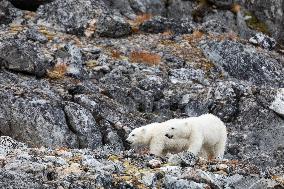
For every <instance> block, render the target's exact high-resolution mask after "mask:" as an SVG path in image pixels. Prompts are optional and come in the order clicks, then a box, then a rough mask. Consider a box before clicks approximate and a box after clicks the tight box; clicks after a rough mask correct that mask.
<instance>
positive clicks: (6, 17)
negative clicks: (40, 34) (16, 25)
mask: <svg viewBox="0 0 284 189" xmlns="http://www.w3.org/2000/svg"><path fill="white" fill-rule="evenodd" d="M20 15H22V12H21V11H20V10H17V9H16V8H14V7H13V5H12V4H11V3H10V2H9V1H6V0H3V1H1V5H0V24H8V23H10V22H12V21H13V19H14V18H16V17H17V16H20Z"/></svg>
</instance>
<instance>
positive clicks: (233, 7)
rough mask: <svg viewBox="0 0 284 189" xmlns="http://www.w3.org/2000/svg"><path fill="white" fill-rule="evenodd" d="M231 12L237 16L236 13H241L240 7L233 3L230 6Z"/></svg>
mask: <svg viewBox="0 0 284 189" xmlns="http://www.w3.org/2000/svg"><path fill="white" fill-rule="evenodd" d="M231 11H232V12H233V13H235V14H237V13H238V12H240V11H241V5H239V4H237V3H234V4H233V5H232V8H231Z"/></svg>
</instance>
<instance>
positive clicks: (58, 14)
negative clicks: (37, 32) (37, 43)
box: [37, 0, 106, 35]
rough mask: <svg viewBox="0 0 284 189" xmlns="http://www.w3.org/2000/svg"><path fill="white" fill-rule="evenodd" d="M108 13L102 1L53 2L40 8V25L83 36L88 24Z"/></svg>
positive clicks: (71, 0)
mask: <svg viewBox="0 0 284 189" xmlns="http://www.w3.org/2000/svg"><path fill="white" fill-rule="evenodd" d="M105 11H106V6H105V4H104V3H103V2H102V1H92V0H86V1H75V0H70V1H65V0H59V1H53V2H52V3H48V4H45V5H42V6H40V7H39V8H38V10H37V14H38V20H37V23H38V24H43V25H47V26H52V27H54V28H56V29H58V30H61V31H66V32H67V33H73V34H78V35H83V34H84V30H85V29H86V27H87V24H88V22H89V21H90V20H91V19H93V18H95V17H98V16H99V15H100V14H102V13H103V12H105Z"/></svg>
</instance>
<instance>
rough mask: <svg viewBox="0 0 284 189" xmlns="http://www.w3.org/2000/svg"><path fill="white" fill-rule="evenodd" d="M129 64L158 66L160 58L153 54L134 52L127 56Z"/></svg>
mask: <svg viewBox="0 0 284 189" xmlns="http://www.w3.org/2000/svg"><path fill="white" fill-rule="evenodd" d="M129 58H130V61H131V62H136V63H144V64H147V65H150V66H153V65H158V64H160V63H161V56H160V55H158V54H155V53H149V52H146V51H139V52H138V51H134V52H131V53H130V55H129Z"/></svg>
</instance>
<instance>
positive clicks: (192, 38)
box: [186, 30, 204, 42]
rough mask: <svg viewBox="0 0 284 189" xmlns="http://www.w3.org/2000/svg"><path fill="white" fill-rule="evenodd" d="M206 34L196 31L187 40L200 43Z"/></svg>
mask: <svg viewBox="0 0 284 189" xmlns="http://www.w3.org/2000/svg"><path fill="white" fill-rule="evenodd" d="M203 35H204V33H203V32H201V31H198V30H197V31H194V32H193V33H192V34H191V35H190V36H188V37H186V40H187V41H189V42H196V41H199V40H200V39H201V38H202V37H203Z"/></svg>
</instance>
